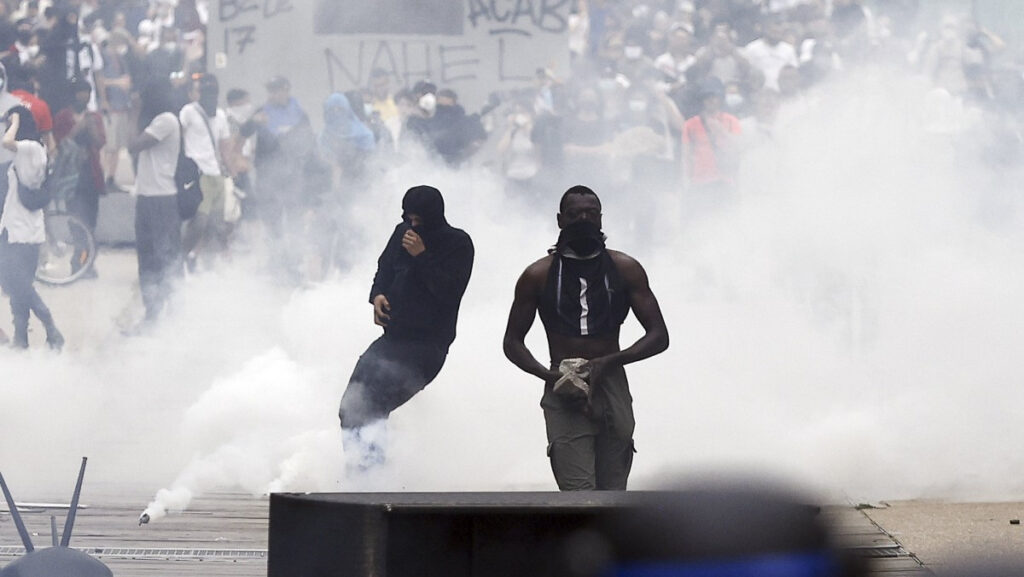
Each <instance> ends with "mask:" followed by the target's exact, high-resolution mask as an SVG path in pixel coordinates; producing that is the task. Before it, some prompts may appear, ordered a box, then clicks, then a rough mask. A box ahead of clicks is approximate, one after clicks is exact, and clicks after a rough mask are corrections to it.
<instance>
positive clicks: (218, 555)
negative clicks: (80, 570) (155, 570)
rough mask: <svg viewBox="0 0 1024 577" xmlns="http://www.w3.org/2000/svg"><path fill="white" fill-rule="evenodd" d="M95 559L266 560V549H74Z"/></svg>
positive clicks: (13, 551) (9, 550) (13, 553)
mask: <svg viewBox="0 0 1024 577" xmlns="http://www.w3.org/2000/svg"><path fill="white" fill-rule="evenodd" d="M74 549H76V550H78V551H81V552H83V553H88V554H89V555H93V556H95V557H111V558H115V559H234V560H244V559H266V557H267V550H266V549H181V548H165V549H151V548H140V547H74ZM24 554H25V548H24V547H9V546H7V547H0V557H20V556H21V555H24Z"/></svg>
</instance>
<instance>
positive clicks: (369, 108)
mask: <svg viewBox="0 0 1024 577" xmlns="http://www.w3.org/2000/svg"><path fill="white" fill-rule="evenodd" d="M363 114H365V115H366V117H367V118H369V117H371V116H373V105H372V104H366V103H363Z"/></svg>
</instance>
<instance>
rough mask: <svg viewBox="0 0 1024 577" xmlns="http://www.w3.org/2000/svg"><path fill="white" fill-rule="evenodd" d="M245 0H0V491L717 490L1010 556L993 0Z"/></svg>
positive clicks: (184, 498)
mask: <svg viewBox="0 0 1024 577" xmlns="http://www.w3.org/2000/svg"><path fill="white" fill-rule="evenodd" d="M250 4H252V5H251V6H250V5H249V4H247V3H244V2H216V1H212V2H206V1H201V0H177V1H175V0H152V1H148V0H138V1H135V0H124V1H114V0H111V1H101V0H91V1H79V0H59V1H55V2H42V3H35V2H20V3H19V2H10V1H5V0H0V24H3V25H7V27H6V28H5V27H3V26H0V45H7V46H10V47H11V49H10V50H8V51H6V52H2V53H0V65H2V66H0V120H2V126H3V127H4V129H3V134H2V137H0V170H4V171H6V172H7V175H8V178H7V179H5V180H4V182H6V186H3V185H2V183H0V189H6V192H5V193H4V196H3V197H2V200H0V203H2V204H0V206H2V207H3V212H2V213H0V284H2V286H3V301H4V302H3V306H2V307H0V331H2V332H0V341H3V343H4V344H3V345H2V346H0V423H2V425H0V469H2V473H3V475H4V478H5V479H6V481H7V484H8V485H10V487H11V489H12V491H13V492H14V495H15V498H16V499H17V500H18V501H19V502H21V501H25V502H39V501H49V502H53V501H56V502H58V503H63V502H66V500H67V498H68V495H69V494H70V490H71V487H72V486H73V481H74V467H75V465H76V463H77V462H78V460H79V459H80V458H81V457H82V456H88V457H89V471H88V474H87V476H86V479H85V491H84V494H83V499H84V501H85V502H92V503H97V504H99V505H98V507H97V509H94V511H96V512H99V511H100V509H101V508H102V510H103V511H104V512H103V514H102V515H101V516H102V517H103V518H104V519H105V522H111V523H113V524H114V525H116V524H117V523H120V522H122V521H123V522H124V523H125V524H126V526H128V525H130V527H131V530H132V531H133V533H130V534H129V533H123V534H120V536H119V537H117V539H122V540H124V542H126V543H130V542H131V539H133V538H134V537H133V535H137V536H142V537H141V538H143V540H146V541H149V542H150V545H152V546H154V547H156V545H155V543H156V542H157V541H159V537H157V535H158V534H159V535H164V534H165V533H160V532H161V531H168V532H169V531H171V530H170V529H169V528H165V527H168V526H170V527H174V528H175V530H177V529H178V528H180V529H181V530H182V531H186V530H187V523H184V522H183V519H188V518H189V517H188V515H193V518H195V517H194V516H195V515H205V513H202V512H203V511H208V510H216V511H217V513H215V514H214V513H211V515H224V516H225V518H227V517H230V515H231V506H233V505H232V503H234V504H238V503H241V504H240V505H239V507H241V508H242V509H244V510H245V511H246V514H245V516H244V517H245V519H246V520H245V521H244V523H243V525H245V531H248V532H247V533H245V536H244V538H240V539H239V540H237V542H236V541H232V544H231V545H230V546H228V545H225V547H229V548H235V549H238V550H242V549H248V548H255V549H265V548H266V541H265V535H263V540H262V541H261V540H260V538H259V537H254V535H256V533H258V532H260V531H263V529H264V528H263V527H262V525H260V523H261V519H262V517H261V515H263V513H261V511H262V509H261V508H262V507H265V506H266V501H265V499H266V496H267V495H268V494H271V493H277V492H312V493H319V492H396V493H405V492H424V491H431V492H432V491H444V492H470V491H487V492H518V491H556V490H559V489H561V490H572V489H583V490H590V489H612V490H617V489H625V488H626V481H627V479H628V488H629V489H630V490H646V489H657V488H664V487H675V486H678V485H680V484H684V485H685V484H687V483H690V482H695V481H700V480H706V479H708V478H711V479H719V478H743V479H749V480H752V482H755V483H780V484H783V485H785V486H788V487H793V488H795V489H796V490H799V491H800V492H801V493H802V494H804V495H807V496H808V498H809V499H812V500H814V501H816V502H820V503H825V504H827V505H829V506H837V507H839V508H840V509H841V510H842V511H844V514H846V513H849V514H851V515H854V516H855V517H856V519H857V520H858V522H860V521H864V520H868V519H869V520H871V521H873V522H875V523H877V524H878V525H879V526H880V527H881V529H882V530H884V531H883V533H884V532H887V533H888V535H887V536H886V537H885V538H886V539H894V540H895V541H893V542H894V543H896V542H898V543H896V545H894V546H900V547H903V548H904V549H903V552H904V553H906V555H902V557H904V558H906V559H910V558H911V555H910V553H919V554H920V555H919V557H920V559H921V561H922V562H924V564H925V566H926V567H928V568H930V569H932V570H935V571H936V572H937V573H940V574H941V573H942V570H943V569H945V570H947V571H950V573H949V574H955V568H956V567H959V566H958V565H957V563H963V562H964V560H967V559H970V558H971V555H970V553H972V552H974V551H970V550H968V549H970V548H980V550H979V551H978V552H980V553H985V552H986V551H989V550H988V549H985V547H987V546H989V545H991V551H990V552H991V553H993V554H996V553H999V554H1004V553H1005V554H1010V553H1011V552H1010V551H1009V550H1008V549H1007V548H1004V547H1002V544H1003V543H1006V542H1011V541H1013V540H1014V539H1016V536H1015V535H1014V534H1013V533H1011V532H1008V527H1010V525H1009V523H1010V521H1011V520H1014V519H1016V520H1018V521H1019V516H1020V515H1019V514H1017V513H1015V512H1014V507H1015V506H1014V505H1012V503H1015V502H1019V501H1021V500H1022V499H1024V480H1022V476H1021V475H1020V471H1021V468H1022V466H1024V457H1022V456H1021V454H1020V451H1019V450H1018V448H1017V447H1018V446H1019V445H1020V444H1021V442H1022V441H1024V434H1022V433H1021V428H1020V427H1019V423H1020V420H1021V419H1020V414H1019V412H1020V411H1019V408H1018V407H1019V406H1021V404H1022V402H1024V389H1022V388H1021V387H1020V370H1019V364H1020V363H1019V357H1018V355H1019V350H1020V348H1021V347H1020V343H1021V329H1020V327H1022V326H1024V307H1022V306H1021V304H1020V295H1022V294H1024V264H1022V261H1021V258H1020V255H1021V254H1022V250H1024V234H1022V231H1024V227H1022V226H1021V225H1022V224H1024V197H1022V196H1021V194H1020V193H1021V182H1024V178H1022V177H1024V162H1022V159H1024V137H1022V134H1024V132H1022V128H1021V127H1022V123H1021V120H1022V119H1021V112H1022V110H1024V106H1022V103H1024V73H1022V71H1024V64H1022V63H1024V56H1022V55H1024V52H1022V51H1021V50H1022V49H1021V46H1020V44H1021V38H1022V34H1021V30H1020V27H1019V25H1017V26H1016V27H1014V26H1013V23H1014V22H1018V21H1020V19H1019V18H1017V16H1020V15H1021V13H1020V12H1019V9H1020V7H1019V6H1018V5H1017V4H1016V3H1015V2H1008V1H1007V2H999V1H989V2H985V1H977V2H959V1H957V0H948V1H946V2H936V3H922V2H913V1H902V0H901V1H893V2H880V1H869V0H832V1H824V0H786V1H782V0H763V1H739V0H703V1H701V0H698V1H688V0H684V1H680V2H674V1H664V2H663V1H642V0H628V1H626V0H622V1H611V0H580V1H579V2H575V1H574V2H548V1H545V2H540V1H538V2H533V3H521V2H520V3H512V2H500V1H499V2H490V3H485V2H476V1H471V2H465V3H463V2H455V1H451V2H446V1H439V2H428V3H420V2H415V3H413V2H402V1H398V0H394V1H388V2H381V3H380V5H379V6H376V7H375V8H374V9H372V10H368V9H366V8H365V7H363V6H361V3H355V2H348V1H341V0H338V1H337V2H330V1H317V2H313V1H309V2H292V3H288V2H277V3H274V2H267V3H265V5H264V6H256V4H260V3H250ZM412 4H415V5H416V6H415V7H412ZM506 4H508V5H507V6H505V5H506ZM526 4H529V6H528V7H527V6H526ZM357 5H358V6H357ZM1015 10H1017V11H1018V12H1015ZM8 36H9V38H8ZM300 40H301V41H300ZM44 110H45V113H44ZM8 168H9V171H8ZM40 197H42V200H41V201H39V198H40ZM36 204H38V206H36ZM61 218H63V219H67V222H72V223H77V226H78V227H80V228H77V229H73V230H72V229H71V228H69V229H68V230H67V231H63V232H62V231H61V230H57V229H58V228H60V227H58V226H56V225H55V224H54V223H55V222H64V221H59V220H58V219H61ZM69 231H70V232H69ZM61 234H63V237H64V238H60V237H61ZM91 241H95V243H93V242H91ZM61 251H64V252H61ZM55 255H57V256H55ZM37 263H39V264H38V266H37ZM65 269H66V273H67V276H69V277H71V278H65V279H58V281H64V280H66V281H68V282H67V284H64V285H61V286H56V285H55V284H54V281H53V278H47V275H53V274H57V273H58V272H59V271H64V270H65ZM61 274H63V273H61ZM8 304H9V306H8ZM627 375H628V377H627ZM627 378H628V380H627ZM565 383H568V384H569V386H566V387H562V385H563V384H565ZM560 387H562V388H560ZM556 389H557V391H556ZM566 391H568V392H566ZM573 395H575V396H573ZM580 439H583V442H582V443H579V442H578V441H579V440H580ZM588 443H589V444H588ZM225 495H227V496H225ZM225 502H226V503H227V504H226V505H225ZM990 502H994V503H997V505H982V504H981V503H990ZM885 503H891V504H892V506H891V507H890V506H888V505H886V504H885ZM937 503H967V504H968V505H962V504H958V505H948V506H945V505H937ZM970 503H974V504H977V506H976V507H973V508H972V506H971V505H969V504H970ZM860 504H865V505H870V506H871V507H875V508H863V507H862V509H864V510H862V511H853V510H852V509H851V507H852V506H854V505H860ZM197 507H198V508H197ZM111 509H112V510H115V511H116V514H110V513H109V510H111ZM951 511H961V512H963V511H966V512H964V513H963V515H964V516H965V518H969V519H968V520H964V521H963V523H962V525H961V526H959V528H958V529H957V530H952V529H950V530H949V531H947V529H948V527H947V526H944V527H941V528H940V527H937V526H936V525H934V524H929V523H928V522H927V519H929V518H930V517H932V516H933V517H934V518H935V519H949V518H950V517H956V516H957V515H958V513H951ZM35 515H36V518H35V521H34V522H42V523H44V524H45V522H46V519H44V518H43V513H41V512H40V511H36V512H35ZM121 517H123V519H122V518H121ZM1003 517H1006V518H1005V519H1003ZM922 519H925V520H924V521H922ZM8 520H9V517H8V516H7V515H2V514H0V546H9V545H16V544H17V541H16V540H15V539H16V537H15V536H13V535H14V534H13V532H8V531H7V528H8V527H9V526H10V523H8V522H7V521H8ZM81 521H82V523H83V530H84V526H85V525H84V524H85V523H87V522H88V521H89V510H84V512H83V515H82V519H81ZM954 522H955V521H954V520H949V521H948V523H949V524H953V523H954ZM164 524H168V525H164ZM1013 527H1014V528H1018V525H1013ZM119 530H120V529H119ZM1013 530H1014V529H1010V531H1013ZM45 531H46V529H45V528H44V529H43V533H44V534H43V536H42V537H40V539H42V538H45V537H46V535H45ZM166 535H168V537H167V538H168V539H171V540H173V539H176V538H178V537H176V536H173V535H171V534H170V533H166ZM872 535H873V534H872ZM964 535H968V536H969V535H987V536H989V537H986V539H989V540H988V541H985V540H984V539H981V540H980V541H978V540H973V541H972V540H971V539H969V538H967V537H964ZM904 537H905V539H904ZM872 538H873V537H872ZM1013 542H1016V541H1013ZM964 543H969V544H971V545H970V547H967V548H965V547H963V546H962V545H963V544H964ZM909 544H913V547H914V548H916V549H917V550H914V551H910V550H909V549H910V545H909ZM150 545H146V546H147V547H149V546H150ZM215 545H216V542H215V541H214V542H213V545H210V544H209V543H207V542H206V541H201V542H195V543H191V544H190V545H189V547H195V548H199V547H203V546H209V547H212V548H217V547H216V546H215ZM6 562H7V558H0V563H6ZM914 562H916V561H914ZM1021 564H1022V566H1024V560H1022V561H1021ZM253 566H256V565H253ZM259 567H262V566H259ZM249 568H251V567H245V568H243V572H242V573H239V574H245V571H247V570H248V569H249Z"/></svg>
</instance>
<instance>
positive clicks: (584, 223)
mask: <svg viewBox="0 0 1024 577" xmlns="http://www.w3.org/2000/svg"><path fill="white" fill-rule="evenodd" d="M555 248H556V249H557V250H558V252H563V253H564V251H565V250H566V249H569V250H571V251H572V252H573V253H575V254H576V255H578V256H582V257H587V256H591V255H594V254H596V253H598V252H600V251H601V250H603V249H604V234H602V233H601V227H599V226H598V225H597V223H595V222H592V221H589V220H578V221H576V222H574V223H572V224H569V225H567V226H566V227H565V228H563V229H562V232H560V233H559V234H558V243H557V244H556V245H555Z"/></svg>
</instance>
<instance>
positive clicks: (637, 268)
mask: <svg viewBox="0 0 1024 577" xmlns="http://www.w3.org/2000/svg"><path fill="white" fill-rule="evenodd" d="M608 256H610V257H611V258H612V262H613V263H615V268H617V269H619V274H620V275H622V278H624V279H625V280H626V282H627V283H628V284H629V285H630V286H633V287H638V286H641V285H646V284H647V271H645V270H644V267H643V266H641V265H640V262H639V261H637V260H636V259H635V258H633V257H631V256H629V255H628V254H626V253H624V252H620V251H617V250H612V249H608Z"/></svg>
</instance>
